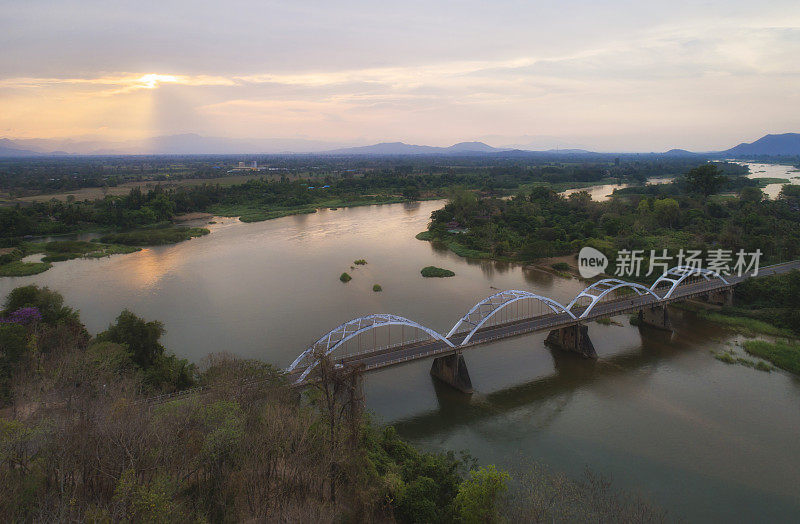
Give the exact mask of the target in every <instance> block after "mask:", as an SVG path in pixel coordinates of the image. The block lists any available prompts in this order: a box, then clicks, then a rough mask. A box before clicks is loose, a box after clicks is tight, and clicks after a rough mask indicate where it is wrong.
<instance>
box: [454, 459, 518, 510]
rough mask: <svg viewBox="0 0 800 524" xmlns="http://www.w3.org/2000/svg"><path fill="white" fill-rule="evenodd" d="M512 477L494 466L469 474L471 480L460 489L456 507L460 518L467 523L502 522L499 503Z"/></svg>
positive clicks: (465, 482)
mask: <svg viewBox="0 0 800 524" xmlns="http://www.w3.org/2000/svg"><path fill="white" fill-rule="evenodd" d="M510 479H511V477H510V476H509V475H508V473H506V472H505V471H499V470H498V469H497V468H496V467H495V466H494V465H492V466H487V467H484V468H480V469H478V470H473V471H470V472H469V478H468V479H467V480H465V481H464V482H462V483H461V485H460V486H459V487H458V494H457V495H456V498H455V505H456V509H457V511H458V516H459V517H460V518H461V520H462V521H464V522H467V523H476V524H479V523H485V522H497V521H498V520H500V517H499V513H498V508H497V502H498V499H499V498H500V495H502V494H503V493H505V492H506V490H507V489H508V486H507V483H508V481H509V480H510Z"/></svg>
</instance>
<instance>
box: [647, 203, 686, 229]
mask: <svg viewBox="0 0 800 524" xmlns="http://www.w3.org/2000/svg"><path fill="white" fill-rule="evenodd" d="M653 211H654V212H655V215H656V219H657V220H658V222H659V223H660V224H661V225H663V226H666V227H672V226H674V225H675V224H676V223H677V222H678V217H679V216H680V210H679V208H678V201H677V200H675V199H674V198H662V199H659V200H656V201H655V202H653Z"/></svg>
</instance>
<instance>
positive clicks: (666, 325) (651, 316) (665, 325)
mask: <svg viewBox="0 0 800 524" xmlns="http://www.w3.org/2000/svg"><path fill="white" fill-rule="evenodd" d="M639 324H640V325H642V324H645V325H648V326H651V327H654V328H658V329H663V330H666V331H672V323H671V322H670V321H669V313H667V306H665V305H663V304H662V305H660V306H650V307H645V308H642V309H640V310H639Z"/></svg>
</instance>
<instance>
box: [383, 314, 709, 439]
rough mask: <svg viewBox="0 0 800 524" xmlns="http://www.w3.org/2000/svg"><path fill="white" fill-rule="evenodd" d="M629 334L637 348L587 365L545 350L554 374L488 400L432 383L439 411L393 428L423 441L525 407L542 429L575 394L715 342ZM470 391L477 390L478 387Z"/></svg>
mask: <svg viewBox="0 0 800 524" xmlns="http://www.w3.org/2000/svg"><path fill="white" fill-rule="evenodd" d="M678 327H679V328H680V324H679V326H678ZM632 329H638V330H639V333H640V335H641V344H640V345H639V347H638V348H636V349H635V350H633V351H626V352H624V353H619V354H615V355H612V356H609V357H606V358H601V359H599V360H590V359H585V358H582V357H580V356H578V355H575V354H573V353H569V352H565V351H561V350H558V349H552V348H547V347H545V348H542V349H540V350H541V351H547V352H549V354H550V356H551V358H552V363H553V369H554V371H555V373H553V374H551V375H549V376H546V377H543V378H537V379H535V380H531V381H529V382H525V383H522V384H518V385H514V386H511V387H508V388H504V389H500V390H497V391H492V392H490V393H486V394H481V393H479V392H477V393H475V394H473V395H471V396H470V395H464V394H463V393H461V392H459V391H457V390H455V389H453V388H452V387H450V386H448V385H446V384H444V383H442V382H440V381H439V380H437V379H434V378H433V377H431V381H432V384H433V389H434V391H435V393H436V398H437V401H438V404H439V407H438V408H437V409H434V410H430V411H427V412H425V413H420V414H418V415H414V416H411V417H407V418H403V419H399V420H397V421H395V422H393V423H392V425H393V426H395V428H397V430H398V431H399V432H400V433H401V434H402V435H404V436H405V437H408V438H425V437H427V436H430V435H431V434H435V433H439V432H447V431H449V430H451V429H453V428H457V427H460V426H474V425H475V424H476V423H477V422H481V421H484V420H490V419H491V418H493V417H497V416H502V415H505V414H509V413H511V412H513V411H514V410H517V409H519V408H523V407H527V408H531V409H532V410H533V412H537V415H536V426H537V427H540V428H543V427H546V426H548V425H549V424H550V423H552V422H553V421H554V420H555V419H556V418H557V417H558V415H559V414H560V413H561V412H562V411H563V410H564V409H565V408H566V407H567V406H568V405H569V403H570V400H571V398H572V397H573V395H574V394H575V393H576V392H579V391H580V390H582V389H585V388H587V387H590V386H593V385H602V384H603V383H610V382H612V381H614V380H615V379H617V378H619V377H621V376H625V375H630V374H631V373H636V374H638V375H639V376H642V375H643V374H644V375H649V374H650V373H651V372H653V371H654V370H655V369H656V368H657V367H658V365H659V364H661V363H664V362H667V361H669V360H672V359H676V358H679V357H680V356H681V355H682V354H684V353H685V352H687V351H697V347H698V345H702V344H703V342H712V341H714V340H715V339H714V337H713V335H712V334H711V333H709V332H701V333H699V334H698V333H693V334H691V335H690V336H688V337H686V336H684V335H682V334H681V332H680V331H677V332H668V331H664V330H660V329H655V328H649V327H647V326H642V327H639V328H632ZM467 359H468V355H467ZM467 365H469V359H468V362H467ZM474 385H475V386H476V389H478V390H479V389H480V384H474Z"/></svg>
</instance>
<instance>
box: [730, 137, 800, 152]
mask: <svg viewBox="0 0 800 524" xmlns="http://www.w3.org/2000/svg"><path fill="white" fill-rule="evenodd" d="M723 153H725V154H726V155H730V156H743V155H746V156H750V155H771V156H794V155H800V133H783V134H781V135H766V136H763V137H761V138H759V139H758V140H756V141H755V142H750V143H749V144H748V143H747V142H743V143H741V144H739V145H738V146H736V147H732V148H730V149H728V150H727V151H723Z"/></svg>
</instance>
